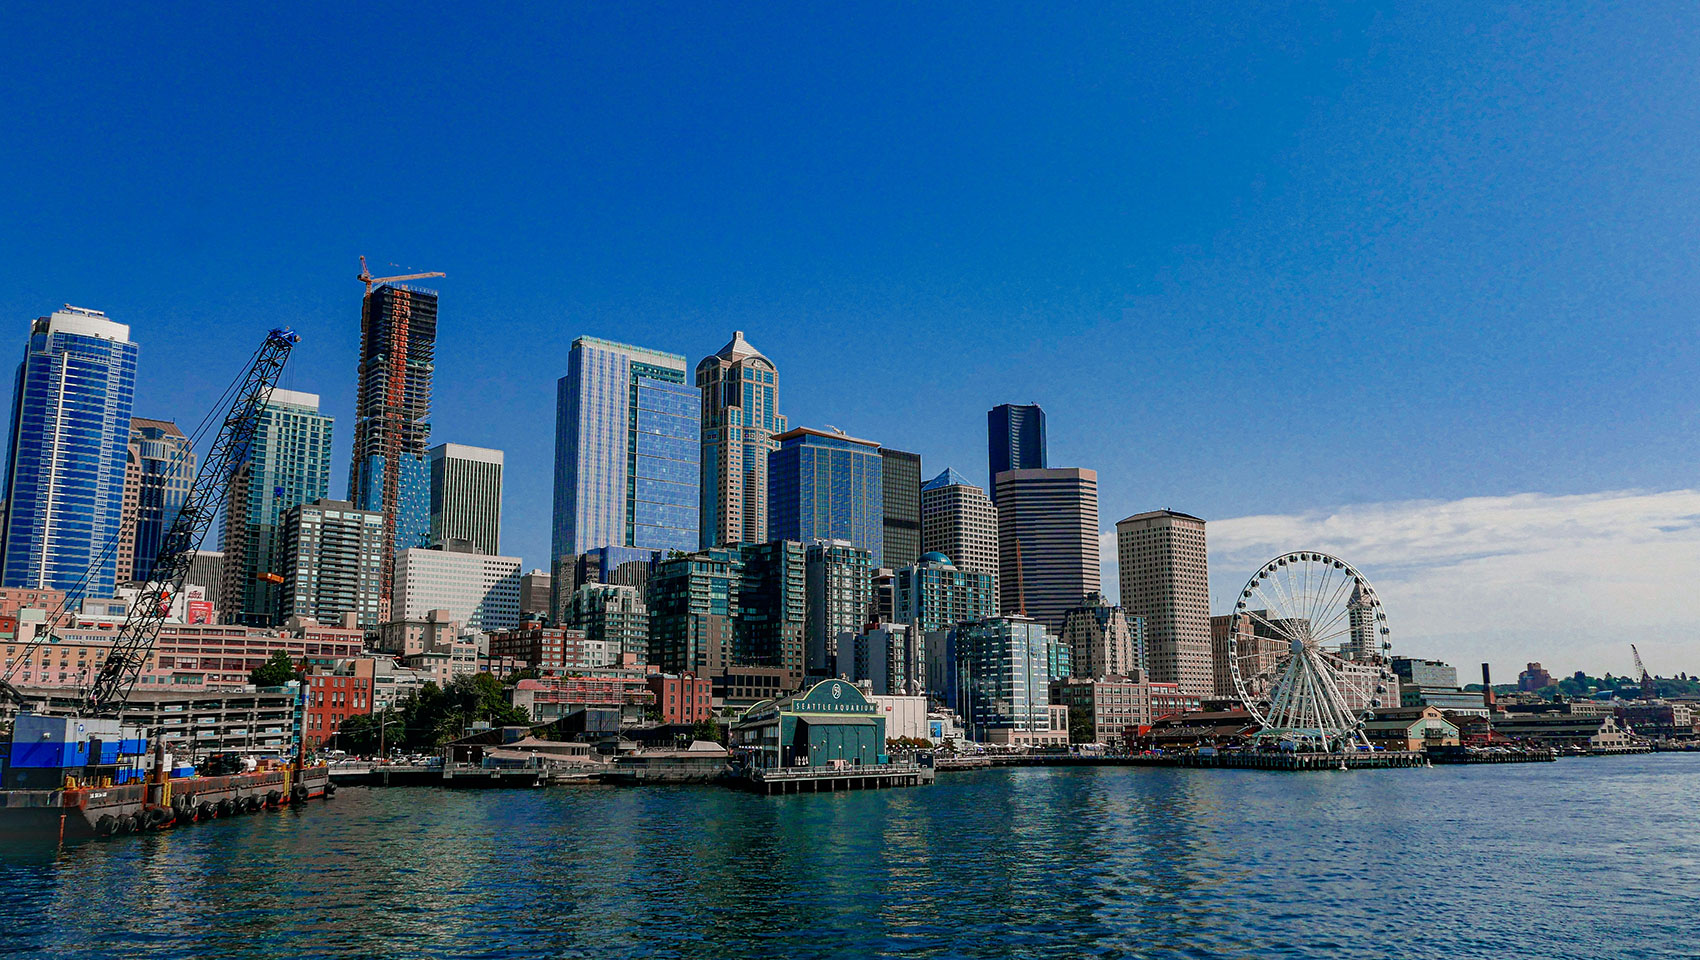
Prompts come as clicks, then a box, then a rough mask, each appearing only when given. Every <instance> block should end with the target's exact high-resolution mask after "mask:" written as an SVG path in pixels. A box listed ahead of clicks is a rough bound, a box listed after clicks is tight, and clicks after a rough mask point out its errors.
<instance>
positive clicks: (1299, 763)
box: [934, 750, 1429, 771]
mask: <svg viewBox="0 0 1700 960" xmlns="http://www.w3.org/2000/svg"><path fill="white" fill-rule="evenodd" d="M1428 759H1429V758H1428V755H1427V754H1425V753H1423V751H1421V750H1377V751H1373V752H1368V751H1365V752H1359V753H1293V752H1286V751H1267V752H1257V753H1251V752H1224V753H1214V754H1208V753H1175V754H1141V755H1137V756H1114V757H1081V756H1072V755H1065V754H1057V755H1054V756H1047V755H1044V754H1036V755H1025V756H1023V755H1019V754H1010V755H982V756H973V757H939V758H938V759H936V760H935V761H934V765H935V766H936V767H937V768H938V769H939V770H983V769H986V768H989V767H1191V768H1199V769H1226V770H1284V771H1306V770H1319V771H1320V770H1340V769H1342V768H1343V769H1347V770H1385V769H1392V768H1398V767H1421V766H1426V765H1427V763H1428Z"/></svg>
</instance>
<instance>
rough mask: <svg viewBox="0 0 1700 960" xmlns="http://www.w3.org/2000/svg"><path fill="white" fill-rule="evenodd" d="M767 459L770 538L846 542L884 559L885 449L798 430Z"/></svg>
mask: <svg viewBox="0 0 1700 960" xmlns="http://www.w3.org/2000/svg"><path fill="white" fill-rule="evenodd" d="M775 439H776V440H777V441H778V442H779V449H778V450H775V451H774V452H773V454H772V455H771V456H770V457H768V485H767V509H768V538H769V539H771V540H798V541H801V542H804V543H807V542H809V541H811V540H847V541H849V542H850V543H851V544H852V545H854V546H857V547H860V548H862V549H863V550H866V551H868V553H869V554H871V555H872V556H873V565H874V566H875V567H883V566H886V565H887V564H886V563H885V561H884V560H883V559H882V558H883V557H884V556H885V552H884V544H885V490H884V482H883V474H882V472H881V457H880V446H879V444H877V443H874V442H873V441H872V440H858V439H856V438H854V437H847V436H845V435H844V434H842V433H829V432H827V431H825V430H815V429H812V428H810V427H798V428H796V429H795V430H789V431H787V432H785V433H782V434H780V435H779V436H778V437H776V438H775Z"/></svg>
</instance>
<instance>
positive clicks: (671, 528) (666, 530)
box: [550, 337, 702, 615]
mask: <svg viewBox="0 0 1700 960" xmlns="http://www.w3.org/2000/svg"><path fill="white" fill-rule="evenodd" d="M701 417H702V395H701V393H700V392H699V391H697V390H696V389H695V388H693V387H692V386H690V385H689V384H687V383H686V382H685V358H684V357H683V356H681V355H679V354H676V353H663V352H661V351H659V350H648V349H645V348H643V347H634V346H630V345H628V344H623V343H614V342H612V341H609V340H598V339H596V338H594V337H580V338H578V339H577V340H574V341H573V345H572V350H571V352H570V353H569V354H568V355H567V375H566V376H564V377H562V378H561V379H560V381H559V382H558V384H557V390H556V405H555V504H554V528H553V536H552V541H551V552H550V556H551V558H552V559H551V568H550V572H551V574H552V581H551V582H552V585H553V589H554V591H555V596H554V601H553V603H552V607H553V609H554V610H555V612H556V613H557V615H558V614H559V613H560V612H561V607H562V605H563V604H564V602H565V598H566V597H568V596H570V595H571V594H572V591H573V590H575V589H577V586H578V584H576V583H574V582H573V577H572V565H573V564H574V563H575V558H577V557H578V556H580V555H581V554H584V553H586V552H588V551H591V550H595V549H599V548H605V547H630V548H637V549H641V550H663V551H669V550H679V551H688V550H694V549H696V547H697V540H698V511H699V509H700V507H699V503H698V490H697V485H698V470H699V466H698V460H699V459H700V456H701V454H700V451H699V448H698V435H699V429H700V428H699V421H700V419H701Z"/></svg>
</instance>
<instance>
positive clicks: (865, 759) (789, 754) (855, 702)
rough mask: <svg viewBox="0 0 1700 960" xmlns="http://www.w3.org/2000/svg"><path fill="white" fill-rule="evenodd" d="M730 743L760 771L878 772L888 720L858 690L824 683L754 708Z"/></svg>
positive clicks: (733, 730) (835, 682)
mask: <svg viewBox="0 0 1700 960" xmlns="http://www.w3.org/2000/svg"><path fill="white" fill-rule="evenodd" d="M729 737H730V740H731V745H732V750H733V751H734V752H735V753H737V754H738V755H740V756H741V757H743V758H744V759H745V760H746V761H747V762H748V763H749V764H750V765H751V766H753V767H756V768H758V769H762V770H776V769H780V768H785V767H844V766H860V767H876V766H878V765H879V763H880V761H881V760H882V759H883V758H884V756H885V740H886V731H885V715H884V712H883V711H882V710H880V708H879V706H878V705H877V704H875V703H874V702H873V701H872V700H869V699H868V698H867V697H866V696H865V695H863V693H862V691H860V690H858V689H856V685H855V684H853V683H847V682H845V681H843V680H822V681H820V682H819V683H817V684H815V685H814V686H812V687H810V688H809V689H808V690H807V691H806V692H803V693H797V694H793V695H791V696H789V697H785V698H782V699H779V700H765V701H763V702H761V703H758V704H756V705H755V706H753V707H750V708H749V709H748V710H746V711H745V712H744V714H743V715H742V716H741V717H739V718H738V720H737V722H736V723H734V724H732V727H731V730H730V731H729Z"/></svg>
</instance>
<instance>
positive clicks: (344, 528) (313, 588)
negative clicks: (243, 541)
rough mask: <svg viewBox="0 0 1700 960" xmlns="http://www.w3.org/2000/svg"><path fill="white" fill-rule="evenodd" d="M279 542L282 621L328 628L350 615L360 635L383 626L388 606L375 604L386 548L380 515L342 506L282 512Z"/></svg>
mask: <svg viewBox="0 0 1700 960" xmlns="http://www.w3.org/2000/svg"><path fill="white" fill-rule="evenodd" d="M281 539H282V541H283V550H282V552H283V584H282V588H281V589H280V590H279V598H278V607H279V612H280V613H281V614H282V615H283V616H284V617H285V618H288V617H311V618H313V619H314V620H318V621H321V622H327V623H328V622H332V621H335V620H338V619H339V618H341V617H342V615H343V614H345V613H352V614H354V616H355V623H356V624H357V625H358V626H359V627H361V628H362V629H365V630H375V629H377V627H378V624H380V623H383V622H385V621H386V619H387V618H386V617H385V616H384V614H385V613H386V612H387V610H388V607H389V604H387V603H383V602H381V600H380V597H381V595H382V592H383V581H382V579H381V567H382V563H383V557H384V551H385V544H386V543H387V542H388V534H387V532H386V528H385V524H384V515H383V514H382V513H379V512H378V511H376V510H357V509H355V507H354V505H353V504H351V503H349V502H348V501H346V500H315V501H313V502H312V503H303V504H296V505H295V506H293V507H290V508H289V509H288V510H287V511H285V512H284V515H283V527H282V534H281Z"/></svg>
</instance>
